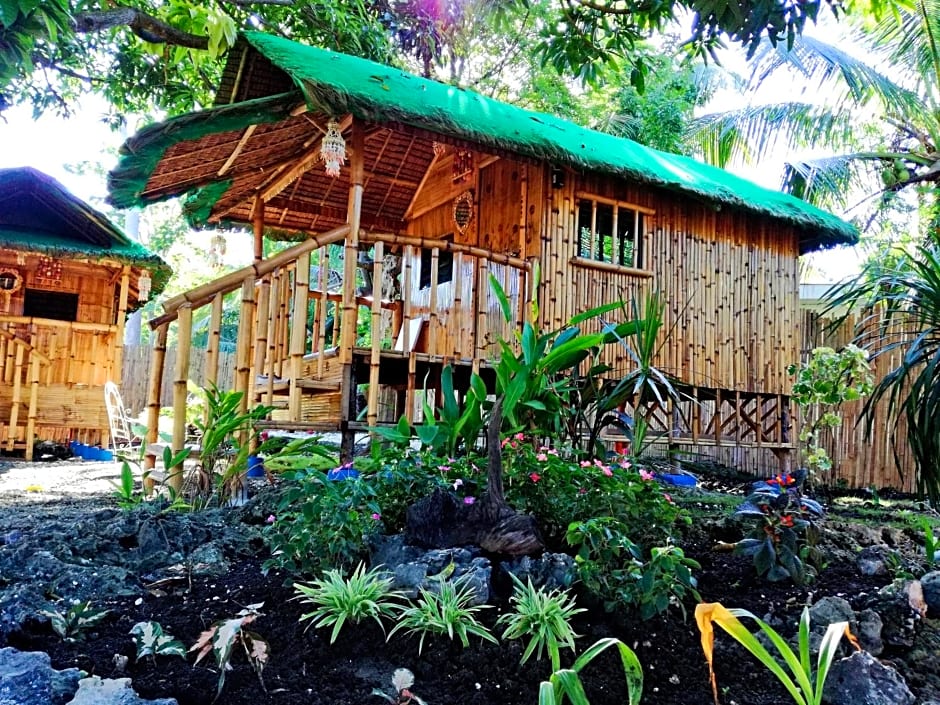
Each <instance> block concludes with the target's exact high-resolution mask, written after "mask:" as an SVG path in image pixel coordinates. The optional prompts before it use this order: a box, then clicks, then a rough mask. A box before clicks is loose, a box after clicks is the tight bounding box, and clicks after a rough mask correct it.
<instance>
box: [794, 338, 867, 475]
mask: <svg viewBox="0 0 940 705" xmlns="http://www.w3.org/2000/svg"><path fill="white" fill-rule="evenodd" d="M787 373H788V374H789V375H791V376H793V377H795V378H796V379H795V380H794V382H793V393H792V399H793V401H794V402H796V404H797V405H798V406H799V407H800V408H801V409H802V410H803V416H804V418H803V424H801V426H800V442H801V443H805V444H806V451H804V453H803V456H802V457H803V463H804V464H805V466H806V467H807V469H808V470H809V471H810V475H809V477H808V478H807V479H809V480H810V481H812V480H813V474H814V473H816V472H821V471H822V472H824V471H829V470H832V459H831V458H830V457H829V454H828V453H827V452H826V449H825V447H824V446H823V444H822V442H823V434H826V433H829V434H831V433H832V432H833V430H834V429H836V428H838V427H839V426H841V425H842V416H841V415H840V414H839V411H840V409H841V407H842V405H843V404H845V403H846V402H851V401H857V400H859V399H862V398H864V397H866V396H868V395H869V394H871V391H872V389H873V387H874V375H873V374H872V372H871V366H870V365H869V364H868V351H866V350H863V349H862V348H860V347H858V346H857V345H853V344H851V343H850V344H849V345H846V346H845V347H844V348H842V349H840V350H839V351H838V352H837V351H835V350H833V349H832V348H829V347H819V348H814V349H813V351H812V352H811V353H810V356H809V360H807V361H806V362H804V363H802V364H801V365H790V366H789V367H788V368H787Z"/></svg>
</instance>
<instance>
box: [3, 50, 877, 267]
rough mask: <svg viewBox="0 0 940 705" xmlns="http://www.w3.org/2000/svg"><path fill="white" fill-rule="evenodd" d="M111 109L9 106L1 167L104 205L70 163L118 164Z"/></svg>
mask: <svg viewBox="0 0 940 705" xmlns="http://www.w3.org/2000/svg"><path fill="white" fill-rule="evenodd" d="M732 68H734V67H732ZM741 70H742V71H743V69H741ZM778 88H779V87H778ZM771 92H773V89H771ZM743 100H744V99H743V98H741V97H740V96H739V95H735V94H734V93H732V92H730V91H727V92H724V93H719V94H717V95H716V98H715V101H714V106H713V107H712V109H714V110H719V109H730V108H732V107H736V106H737V105H739V104H740V103H742V102H743ZM106 112H107V109H106V105H105V103H104V101H103V100H102V99H100V98H98V97H95V96H87V97H86V98H84V99H83V100H82V102H81V103H80V104H79V106H78V108H77V109H76V110H74V111H73V113H74V114H73V115H72V116H71V117H70V118H68V119H64V118H61V117H59V116H56V115H52V114H46V115H43V116H41V117H40V118H39V120H33V117H32V110H31V108H29V107H27V106H19V107H16V108H12V109H10V110H7V111H5V112H4V114H3V116H2V117H0V168H6V167H19V166H32V167H34V168H36V169H38V170H40V171H43V172H45V173H46V174H49V175H50V176H52V177H53V178H55V179H57V180H58V181H59V182H60V183H62V184H63V185H64V186H65V187H66V188H68V189H69V190H70V191H72V193H74V194H75V195H76V196H78V197H79V198H82V199H85V200H87V201H89V203H91V204H92V205H93V206H94V207H97V208H99V209H101V208H104V206H105V203H104V198H105V196H106V194H107V186H106V184H105V181H104V174H90V175H81V174H77V173H75V172H74V170H70V169H69V168H68V167H69V165H78V164H81V163H83V162H91V163H100V164H101V165H102V166H103V167H104V169H105V172H106V171H107V170H110V169H111V168H112V167H114V166H115V164H116V163H117V149H118V147H119V146H120V144H121V143H122V142H123V140H124V137H123V136H122V135H121V134H120V133H117V132H114V131H112V130H111V129H110V127H109V126H108V125H107V124H105V122H104V119H103V118H104V116H105V114H106ZM783 159H784V155H783V154H781V155H780V156H779V158H777V159H775V160H773V161H774V162H775V163H770V164H768V163H763V164H761V166H760V168H750V169H739V168H736V169H734V170H735V171H736V172H738V173H740V175H741V176H743V177H745V178H748V179H750V180H752V181H755V182H757V183H759V184H761V185H762V186H765V187H767V188H771V189H777V188H779V180H780V176H779V175H780V174H781V173H782V171H783ZM118 225H121V223H118ZM234 249H235V250H236V251H237V250H238V249H240V248H234ZM229 253H230V255H231V254H232V253H233V248H231V247H230V248H229ZM227 259H228V258H227ZM860 262H861V255H860V254H859V253H857V252H855V251H854V249H850V248H841V247H840V248H837V249H835V250H829V251H826V252H821V253H816V254H813V255H811V256H810V258H809V262H808V264H809V265H810V267H811V270H812V273H811V274H810V275H809V276H808V277H806V279H807V281H812V282H834V281H838V280H840V279H843V278H844V277H846V276H849V275H851V274H853V273H854V272H855V271H857V269H858V267H859V264H860Z"/></svg>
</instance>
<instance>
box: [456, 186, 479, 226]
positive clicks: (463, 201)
mask: <svg viewBox="0 0 940 705" xmlns="http://www.w3.org/2000/svg"><path fill="white" fill-rule="evenodd" d="M473 217H474V212H473V191H464V192H463V193H462V194H460V195H459V196H457V198H455V199H454V226H455V227H456V228H457V232H459V233H460V234H461V235H463V234H464V233H465V232H467V228H469V227H470V223H472V222H473Z"/></svg>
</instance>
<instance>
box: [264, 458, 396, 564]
mask: <svg viewBox="0 0 940 705" xmlns="http://www.w3.org/2000/svg"><path fill="white" fill-rule="evenodd" d="M346 469H347V470H349V469H350V468H346ZM285 475H286V476H287V477H288V478H289V479H291V480H293V482H292V483H291V484H290V485H289V486H288V488H287V489H286V490H285V492H284V493H283V495H282V496H281V499H280V501H279V503H278V508H277V513H276V515H275V520H274V521H273V522H272V523H270V524H269V525H268V526H267V528H266V536H267V539H268V543H269V545H270V548H271V558H270V559H268V561H267V562H266V564H265V566H266V567H277V568H281V569H284V570H288V571H290V572H292V573H301V574H307V575H317V574H319V573H321V572H322V571H324V570H327V569H330V568H341V569H351V568H352V567H353V566H355V565H356V564H357V563H358V562H359V561H360V560H362V559H364V558H365V556H366V550H367V546H368V543H369V539H370V537H371V536H373V535H375V534H377V533H379V532H381V530H382V528H383V527H382V509H381V507H380V506H379V504H378V502H377V501H376V491H375V488H374V487H373V486H372V484H371V483H370V482H369V481H368V480H367V479H365V478H363V477H361V476H359V477H356V476H352V475H347V476H346V479H342V480H328V479H327V476H326V474H325V473H324V472H322V471H320V470H298V471H295V472H291V473H285Z"/></svg>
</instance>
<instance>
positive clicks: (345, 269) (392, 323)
mask: <svg viewBox="0 0 940 705" xmlns="http://www.w3.org/2000/svg"><path fill="white" fill-rule="evenodd" d="M110 189H111V199H112V201H113V203H114V204H115V205H117V206H119V207H122V208H127V207H132V206H142V205H146V204H148V203H153V202H156V201H160V200H163V199H168V198H173V197H177V196H185V209H186V211H187V213H188V215H189V217H190V219H191V220H192V221H193V222H194V223H196V224H200V225H203V226H217V227H218V226H229V225H231V224H245V225H250V226H251V227H252V228H253V230H254V233H255V254H256V261H255V263H254V264H253V265H252V266H249V267H247V268H245V269H242V270H240V271H238V272H235V273H233V274H229V275H226V276H224V277H222V278H220V279H218V280H217V281H215V282H213V283H210V284H207V285H205V286H201V287H199V288H197V289H194V290H192V291H189V292H187V293H185V294H182V295H180V296H176V297H173V298H171V299H169V300H168V301H166V302H165V303H164V309H165V313H164V314H163V315H161V316H160V317H158V318H156V319H155V320H154V321H152V322H151V325H152V326H153V327H154V328H155V330H156V336H155V339H156V347H157V355H156V356H155V357H156V362H157V364H156V365H155V368H154V372H153V373H152V375H151V388H150V400H151V404H150V413H151V418H152V419H155V418H156V413H157V407H158V403H159V402H158V400H159V396H160V391H161V388H162V385H163V384H164V383H165V382H164V380H163V379H162V376H161V374H159V372H157V370H159V369H160V365H161V364H162V359H163V358H162V349H164V348H165V344H166V340H167V330H168V327H169V326H171V325H174V326H177V327H178V330H179V336H178V337H179V340H180V341H181V347H180V350H179V354H178V357H177V367H176V372H175V373H174V379H173V384H174V385H175V387H174V388H175V391H176V394H175V397H174V399H175V404H176V406H177V407H178V408H179V409H182V406H183V404H185V385H186V378H187V369H188V368H187V364H188V350H187V349H186V344H185V341H187V340H188V339H189V338H190V337H191V330H192V319H193V311H194V310H196V309H199V308H202V307H209V308H210V309H211V314H210V320H211V321H212V323H211V325H210V336H209V343H208V346H209V347H208V359H209V360H210V364H209V370H208V372H207V380H208V381H214V379H215V377H214V372H213V366H212V363H211V361H212V360H217V359H218V342H217V341H218V323H219V321H220V320H221V310H222V298H223V297H224V296H225V295H226V294H227V293H228V292H234V291H238V292H240V294H239V296H240V302H241V303H240V316H241V322H240V325H239V329H238V335H239V340H238V345H237V355H238V360H237V363H236V370H237V371H236V382H235V386H236V388H237V389H238V390H241V391H244V392H245V394H246V397H245V399H246V403H251V404H257V403H266V404H270V405H272V406H275V407H277V409H276V411H275V412H274V413H273V414H272V418H271V419H270V420H269V421H268V422H266V423H267V424H269V425H279V426H285V427H288V428H305V429H306V428H309V429H318V430H334V431H341V432H343V434H344V437H345V439H346V441H347V448H349V447H350V446H349V443H350V442H351V439H352V438H353V436H354V434H355V433H356V432H363V431H365V430H366V429H368V428H370V427H372V426H374V425H376V424H381V423H387V422H392V421H394V420H396V419H397V418H398V416H399V414H401V413H404V414H406V415H408V416H409V417H410V418H413V417H414V416H415V414H416V413H418V412H419V411H420V408H421V405H420V403H416V399H417V398H418V397H419V396H420V395H421V394H423V390H424V389H433V387H434V386H435V384H436V382H437V380H438V379H439V375H440V373H441V369H442V366H443V365H445V364H448V363H450V364H453V365H454V366H455V379H456V380H458V384H460V383H463V384H466V380H467V379H468V377H469V372H470V371H471V370H473V371H482V374H484V376H485V375H486V371H487V369H488V368H489V367H490V365H491V363H492V360H493V359H494V357H495V356H496V355H497V354H498V350H499V348H498V344H497V341H498V340H499V339H500V338H509V337H511V334H512V331H513V329H514V328H515V327H516V326H517V325H518V324H519V322H520V321H521V320H522V316H523V315H524V311H526V310H528V309H527V304H528V303H529V302H530V301H531V300H532V298H533V297H534V296H536V295H537V297H538V302H539V311H540V319H541V320H540V325H541V326H542V327H543V328H553V327H558V326H562V325H563V324H564V323H565V322H566V321H567V320H569V318H570V317H571V316H572V315H574V314H576V313H578V312H581V311H584V310H586V309H588V308H591V307H594V306H599V305H601V304H605V303H608V302H610V301H614V300H618V299H622V300H625V301H628V300H630V299H632V298H634V297H638V296H639V295H641V294H644V293H649V292H654V291H659V292H662V293H663V294H664V295H665V296H666V297H667V299H668V305H667V311H666V314H665V315H666V327H665V328H666V330H671V331H672V332H671V334H670V335H669V336H668V339H666V340H664V341H662V342H663V343H664V344H663V347H662V349H661V351H660V353H659V355H658V359H657V361H656V362H657V364H658V365H659V366H660V367H661V368H663V369H665V370H667V371H669V372H671V373H672V374H674V375H675V376H676V377H677V378H678V379H680V380H681V382H682V389H683V391H684V393H685V396H684V400H683V401H682V402H680V403H676V404H674V405H673V404H670V405H669V406H668V407H667V408H662V409H658V410H657V413H656V424H657V429H656V430H658V432H659V433H660V436H661V440H662V441H663V442H666V443H668V444H669V445H670V446H671V447H680V448H688V449H690V450H691V451H694V452H700V453H706V454H708V453H710V454H713V455H714V454H718V455H721V454H722V453H724V454H726V455H727V454H728V453H730V454H732V455H733V457H728V458H726V459H728V460H734V461H735V462H739V463H741V462H743V463H745V464H748V463H751V464H752V466H754V465H757V464H760V463H766V462H769V461H773V460H774V458H773V455H777V456H780V457H783V456H786V454H787V453H788V452H789V450H790V449H792V448H793V447H794V437H795V435H794V434H793V433H792V432H791V429H790V426H791V420H790V419H791V416H790V401H789V397H788V390H789V382H788V379H787V373H786V368H787V365H789V364H790V363H793V362H795V361H798V360H799V354H800V311H799V302H798V268H797V261H798V258H799V256H800V255H801V254H803V253H805V252H809V251H811V250H815V249H819V248H825V247H830V246H833V245H836V244H840V243H853V242H855V241H856V238H857V235H856V232H855V231H854V229H853V228H852V227H851V226H850V225H848V224H847V223H845V222H843V221H841V220H839V219H838V218H836V217H834V216H832V215H830V214H828V213H825V212H823V211H821V210H818V209H817V208H814V207H813V206H811V205H808V204H807V203H804V202H802V201H800V200H797V199H796V198H793V197H791V196H789V195H785V194H782V193H778V192H775V191H771V190H767V189H763V188H760V187H758V186H756V185H754V184H752V183H750V182H748V181H746V180H743V179H741V178H738V177H736V176H733V175H732V174H729V173H727V172H725V171H722V170H720V169H717V168H713V167H711V166H707V165H705V164H702V163H699V162H697V161H695V160H692V159H689V158H686V157H681V156H676V155H674V154H667V153H664V152H659V151H656V150H653V149H648V148H646V147H643V146H641V145H639V144H637V143H635V142H632V141H630V140H626V139H621V138H616V137H613V136H610V135H606V134H602V133H598V132H594V131H592V130H589V129H585V128H583V127H580V126H577V125H575V124H572V123H570V122H566V121H564V120H561V119H558V118H555V117H552V116H550V115H545V114H539V113H535V112H531V111H528V110H523V109H520V108H517V107H514V106H511V105H507V104H504V103H501V102H498V101H495V100H492V99H489V98H486V97H484V96H481V95H478V94H476V93H473V92H470V91H466V90H462V89H460V88H456V87H453V86H448V85H443V84H441V83H437V82H435V81H431V80H426V79H422V78H418V77H416V76H414V75H411V74H409V73H406V72H404V71H402V70H400V69H396V68H391V67H388V66H382V65H379V64H376V63H373V62H370V61H366V60H363V59H359V58H354V57H351V56H345V55H343V54H339V53H335V52H332V51H328V50H324V49H319V48H314V47H310V46H303V45H300V44H297V43H294V42H291V41H288V40H285V39H282V38H278V37H274V36H269V35H265V34H261V33H251V32H249V33H245V34H244V35H243V36H242V37H241V38H240V40H239V42H238V44H237V46H236V47H235V48H234V49H233V50H232V52H231V53H230V56H229V58H228V63H227V66H226V68H225V70H224V74H223V77H222V80H221V83H220V85H219V88H218V93H217V97H216V104H215V106H214V107H211V108H209V109H206V110H202V111H198V112H194V113H190V114H187V115H182V116H179V117H175V118H171V119H169V120H167V121H165V122H162V123H158V124H155V125H152V126H150V127H147V128H145V129H143V130H142V131H141V132H140V133H139V134H137V135H136V136H134V137H132V138H131V139H130V140H128V141H127V143H126V144H125V145H124V147H123V153H122V157H121V160H120V163H119V164H118V166H117V168H116V169H115V170H114V171H113V172H112V173H111V176H110ZM265 237H272V238H288V239H294V240H296V241H297V244H295V245H293V246H292V247H290V248H288V249H286V250H283V251H281V252H279V253H278V254H276V255H274V256H273V257H270V258H268V259H263V258H262V256H261V255H262V244H263V239H264V238H265ZM536 263H538V265H539V266H538V269H539V270H540V272H541V277H540V279H539V281H538V283H537V291H534V290H533V289H534V287H535V279H534V277H533V271H534V270H535V269H536V267H535V265H536ZM491 275H492V276H494V277H495V278H496V279H497V280H498V281H499V282H500V283H501V285H502V287H503V289H504V290H505V291H506V292H507V294H508V296H509V298H510V300H511V303H512V308H513V311H514V312H515V313H514V315H515V320H514V321H512V322H510V323H506V322H505V321H504V318H503V317H502V315H501V314H500V309H499V303H498V301H497V299H496V297H495V296H494V294H493V292H492V291H491V287H490V286H489V284H488V281H489V278H490V276H491ZM360 324H362V325H360ZM597 325H599V323H598V324H597ZM606 354H607V355H608V356H609V359H608V360H607V362H609V363H610V364H611V365H613V367H614V371H615V372H614V373H612V374H615V373H622V372H625V371H626V370H628V369H629V367H630V365H631V361H630V358H629V355H628V354H627V353H626V352H625V351H624V350H623V349H622V348H621V349H617V348H615V347H611V348H610V350H608V351H607V353H606ZM207 380H198V381H201V382H203V383H204V382H205V381H207ZM177 417H179V414H177ZM151 427H152V428H151V432H152V433H154V432H155V424H151ZM183 433H184V429H183V428H182V426H181V425H180V426H179V427H178V428H177V433H176V438H175V441H174V445H175V446H176V447H181V446H182V442H183ZM768 453H769V454H772V455H771V456H770V457H769V458H768V457H766V456H767V454H768Z"/></svg>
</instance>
